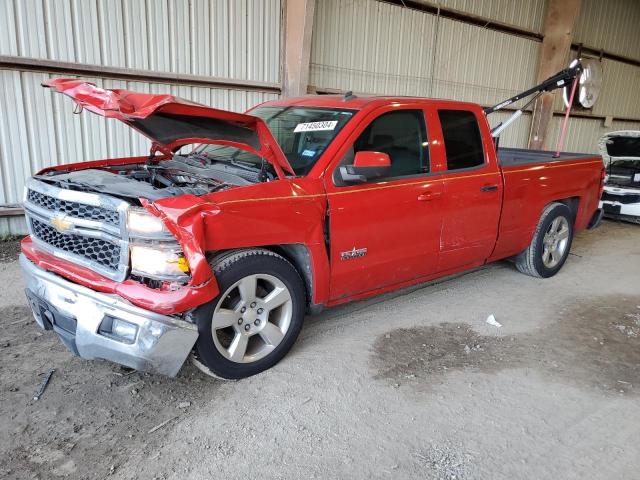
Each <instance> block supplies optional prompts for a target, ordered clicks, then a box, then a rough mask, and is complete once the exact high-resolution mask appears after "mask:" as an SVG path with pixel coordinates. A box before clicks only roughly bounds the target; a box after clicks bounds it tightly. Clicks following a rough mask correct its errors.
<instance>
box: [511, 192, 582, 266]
mask: <svg viewBox="0 0 640 480" xmlns="http://www.w3.org/2000/svg"><path fill="white" fill-rule="evenodd" d="M559 217H564V219H566V220H567V225H568V229H569V237H568V243H567V246H566V248H565V250H564V252H563V254H562V256H561V258H560V261H559V262H558V263H557V264H556V265H555V266H553V267H552V268H549V267H548V266H546V265H545V264H544V262H543V253H544V237H545V234H546V233H547V231H548V230H549V228H550V226H551V224H552V223H553V221H554V220H556V219H557V218H559ZM573 220H574V218H573V213H572V211H571V209H570V208H569V207H567V206H566V205H565V204H564V203H558V202H554V203H551V204H549V205H547V206H546V208H545V209H544V210H543V212H542V215H541V216H540V222H539V223H538V227H537V228H536V231H535V233H534V234H533V239H532V240H531V244H530V245H529V247H527V249H526V250H524V251H523V252H521V253H520V254H518V255H517V256H516V257H515V259H514V260H515V264H516V268H517V269H518V270H519V271H520V272H522V273H525V274H527V275H530V276H532V277H538V278H549V277H553V276H554V275H555V274H556V273H558V271H559V270H560V269H561V268H562V266H563V265H564V262H565V261H566V260H567V257H568V256H569V251H570V250H571V242H572V241H573Z"/></svg>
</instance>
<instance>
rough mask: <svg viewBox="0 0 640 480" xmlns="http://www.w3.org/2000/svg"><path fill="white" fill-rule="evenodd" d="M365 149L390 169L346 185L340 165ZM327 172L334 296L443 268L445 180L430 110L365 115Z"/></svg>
mask: <svg viewBox="0 0 640 480" xmlns="http://www.w3.org/2000/svg"><path fill="white" fill-rule="evenodd" d="M358 151H380V152H384V153H387V154H388V155H389V156H390V158H391V169H390V172H389V174H388V176H386V177H384V178H377V179H375V180H372V181H369V182H367V183H364V184H358V185H343V184H341V182H340V179H339V175H338V174H337V170H338V168H339V167H340V166H341V165H348V164H351V163H352V162H353V157H354V155H355V153H356V152H358ZM337 158H339V159H340V161H339V162H337V163H336V164H334V165H332V166H331V167H330V168H329V170H328V173H329V175H326V176H325V188H326V190H327V194H328V196H327V198H328V202H329V233H330V245H331V251H330V253H331V299H332V300H334V301H335V300H339V299H341V298H346V297H351V296H354V295H357V294H359V293H363V292H369V291H374V290H376V289H380V288H384V287H386V286H389V285H394V284H399V283H402V282H405V281H409V280H412V279H414V278H417V277H421V276H424V275H427V274H428V273H430V272H434V271H435V270H436V269H437V258H438V249H439V239H440V226H441V221H442V208H441V202H442V181H441V180H440V179H439V178H437V177H433V176H431V175H430V170H431V169H430V161H429V145H428V139H427V133H426V126H425V117H424V111H423V110H422V108H420V107H419V106H418V107H416V108H409V107H406V108H391V107H386V108H385V109H384V110H382V111H381V110H378V111H377V112H375V113H372V114H370V115H369V117H367V119H366V120H365V121H363V122H362V123H361V124H360V125H359V126H358V127H357V128H356V130H355V131H354V133H353V134H352V135H351V136H350V138H349V139H348V140H347V142H346V144H345V146H344V147H343V149H342V151H341V152H340V153H339V154H338V156H337Z"/></svg>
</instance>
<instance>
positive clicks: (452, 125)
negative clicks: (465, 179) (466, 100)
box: [438, 110, 484, 170]
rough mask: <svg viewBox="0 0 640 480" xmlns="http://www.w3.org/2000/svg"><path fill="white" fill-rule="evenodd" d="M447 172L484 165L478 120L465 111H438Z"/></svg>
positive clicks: (472, 114)
mask: <svg viewBox="0 0 640 480" xmlns="http://www.w3.org/2000/svg"><path fill="white" fill-rule="evenodd" d="M438 117H439V118H440V125H441V126H442V136H443V137H444V148H445V151H446V152H447V170H461V169H464V168H473V167H477V166H479V165H482V164H484V150H483V148H482V137H481V136H480V128H479V127H478V120H477V119H476V116H475V115H474V113H473V112H469V111H465V110H438Z"/></svg>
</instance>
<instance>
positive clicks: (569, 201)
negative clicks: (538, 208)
mask: <svg viewBox="0 0 640 480" xmlns="http://www.w3.org/2000/svg"><path fill="white" fill-rule="evenodd" d="M552 203H562V204H564V205H566V206H567V207H569V210H571V213H572V215H573V219H572V221H573V224H574V226H575V223H576V219H577V218H578V209H579V208H580V197H578V196H576V197H567V198H561V199H558V200H553V201H552V202H549V203H548V204H547V205H545V206H544V208H543V209H542V211H544V209H545V208H547V207H548V206H549V205H551V204H552Z"/></svg>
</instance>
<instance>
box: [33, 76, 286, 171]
mask: <svg viewBox="0 0 640 480" xmlns="http://www.w3.org/2000/svg"><path fill="white" fill-rule="evenodd" d="M42 86H43V87H48V88H51V89H53V90H55V91H56V92H59V93H63V94H65V95H67V96H69V97H71V98H72V99H73V100H74V101H75V102H76V104H77V105H78V106H79V107H81V109H86V110H89V111H90V112H92V113H95V114H97V115H102V116H103V117H108V118H116V119H118V120H120V121H122V122H124V123H126V124H127V125H129V126H130V127H132V128H134V129H136V130H137V131H139V132H140V133H142V134H143V135H144V136H146V137H148V138H149V139H151V141H152V142H153V147H152V149H153V150H160V151H163V152H164V153H166V154H169V153H171V152H172V151H175V150H176V149H177V148H179V147H180V146H182V145H188V144H194V143H211V144H220V145H229V146H232V147H236V148H240V149H243V150H246V151H248V152H251V153H253V154H255V155H258V156H260V157H263V158H265V159H266V160H268V161H269V162H270V163H271V164H272V165H273V166H274V168H275V170H276V172H277V173H278V176H279V177H281V178H282V177H284V172H287V173H290V174H294V171H293V169H292V168H291V165H290V164H289V162H288V160H287V157H286V156H285V155H284V153H283V152H282V149H281V148H280V146H279V145H278V142H277V141H276V139H275V138H274V137H273V135H272V134H271V131H270V130H269V128H268V127H267V125H266V124H265V123H264V122H263V121H262V119H260V118H258V117H254V116H252V115H245V114H242V113H235V112H229V111H227V110H218V109H216V108H211V107H207V106H205V105H201V104H198V103H194V102H190V101H188V100H184V99H182V98H179V97H174V96H173V95H156V94H151V93H138V92H131V91H129V90H122V89H114V90H107V89H103V88H99V87H97V86H96V85H95V84H93V83H88V82H82V81H80V80H77V79H73V78H55V79H52V80H48V81H46V82H44V83H43V84H42ZM153 150H152V151H153Z"/></svg>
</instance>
